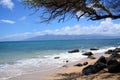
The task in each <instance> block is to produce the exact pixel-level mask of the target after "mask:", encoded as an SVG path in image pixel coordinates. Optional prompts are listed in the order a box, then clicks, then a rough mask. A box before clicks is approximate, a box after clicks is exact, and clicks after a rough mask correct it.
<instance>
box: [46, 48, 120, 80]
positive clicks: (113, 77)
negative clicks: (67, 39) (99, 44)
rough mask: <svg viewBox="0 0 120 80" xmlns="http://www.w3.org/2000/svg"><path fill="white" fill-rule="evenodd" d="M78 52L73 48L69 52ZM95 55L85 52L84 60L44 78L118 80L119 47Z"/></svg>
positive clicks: (54, 79) (119, 72)
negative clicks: (100, 54)
mask: <svg viewBox="0 0 120 80" xmlns="http://www.w3.org/2000/svg"><path fill="white" fill-rule="evenodd" d="M91 50H98V49H95V48H93V49H91ZM74 51H75V52H78V50H73V51H71V52H70V53H74ZM103 54H104V55H103V56H99V57H95V55H94V53H92V52H85V53H83V55H85V56H88V58H86V60H84V61H80V62H77V63H76V64H75V65H73V66H71V67H68V68H65V69H64V70H62V71H58V72H55V73H53V74H50V75H49V76H50V77H47V79H45V80H120V76H119V75H120V48H115V49H111V50H108V51H106V52H105V53H103Z"/></svg>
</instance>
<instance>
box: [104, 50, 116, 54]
mask: <svg viewBox="0 0 120 80" xmlns="http://www.w3.org/2000/svg"><path fill="white" fill-rule="evenodd" d="M115 53H116V51H115V50H108V51H107V52H105V54H115Z"/></svg>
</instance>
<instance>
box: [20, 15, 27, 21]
mask: <svg viewBox="0 0 120 80" xmlns="http://www.w3.org/2000/svg"><path fill="white" fill-rule="evenodd" d="M26 18H27V17H26V16H22V17H21V18H20V19H19V20H21V21H23V20H25V19H26Z"/></svg>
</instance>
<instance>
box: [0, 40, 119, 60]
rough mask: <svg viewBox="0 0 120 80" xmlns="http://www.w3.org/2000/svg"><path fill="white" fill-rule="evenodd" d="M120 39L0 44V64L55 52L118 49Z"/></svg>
mask: <svg viewBox="0 0 120 80" xmlns="http://www.w3.org/2000/svg"><path fill="white" fill-rule="evenodd" d="M119 45H120V39H82V40H50V41H16V42H0V62H2V61H4V60H6V61H7V59H8V60H14V59H22V58H27V57H34V56H37V55H47V54H54V53H56V54H57V51H58V52H59V51H61V52H62V51H67V50H71V49H89V48H91V47H98V48H102V47H118V46H119Z"/></svg>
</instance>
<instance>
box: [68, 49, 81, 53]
mask: <svg viewBox="0 0 120 80" xmlns="http://www.w3.org/2000/svg"><path fill="white" fill-rule="evenodd" d="M76 52H79V49H74V50H71V51H68V53H76Z"/></svg>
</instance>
